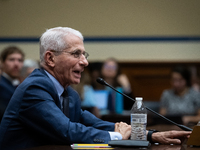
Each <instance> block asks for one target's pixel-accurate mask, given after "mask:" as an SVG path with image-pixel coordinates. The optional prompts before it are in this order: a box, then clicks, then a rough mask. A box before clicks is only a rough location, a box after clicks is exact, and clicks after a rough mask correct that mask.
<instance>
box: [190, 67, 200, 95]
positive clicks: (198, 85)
mask: <svg viewBox="0 0 200 150" xmlns="http://www.w3.org/2000/svg"><path fill="white" fill-rule="evenodd" d="M189 69H190V72H191V82H192V88H193V89H194V90H195V91H197V92H200V79H199V73H198V70H197V68H196V67H195V66H190V68H189Z"/></svg>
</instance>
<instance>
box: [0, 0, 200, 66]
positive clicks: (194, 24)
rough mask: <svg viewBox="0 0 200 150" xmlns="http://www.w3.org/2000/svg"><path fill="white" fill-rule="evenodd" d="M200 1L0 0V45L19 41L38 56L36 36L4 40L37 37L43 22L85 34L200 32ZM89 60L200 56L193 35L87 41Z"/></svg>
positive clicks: (190, 58)
mask: <svg viewBox="0 0 200 150" xmlns="http://www.w3.org/2000/svg"><path fill="white" fill-rule="evenodd" d="M199 7H200V1H199V0H193V1H192V2H191V1H190V0H176V1H174V0H167V1H164V0H163V1H161V0H151V1H149V0H115V1H108V0H101V1H97V0H84V1H71V0H58V1H56V0H42V1H41V0H34V1H27V0H18V1H16V0H0V20H1V24H0V51H1V50H2V49H3V48H4V47H5V46H7V45H18V46H20V47H21V48H22V49H23V50H24V51H25V53H26V57H27V58H33V59H38V58H39V53H38V43H37V42H25V43H23V42H17V43H10V42H5V41H4V42H3V40H2V39H5V38H10V37H11V38H21V37H23V38H26V37H27V38H30V37H31V38H38V37H40V35H41V34H42V33H43V32H44V31H45V29H47V28H51V27H56V26H68V27H72V28H75V29H78V30H79V31H81V32H82V33H83V35H84V36H85V37H86V38H88V37H90V38H92V37H106V38H107V39H108V40H109V38H112V37H114V38H122V39H123V38H124V37H125V38H129V37H136V38H137V37H152V38H154V37H198V38H199V37H200V28H199V27H200V18H199V14H200V9H199ZM85 47H86V50H87V51H88V52H89V53H90V58H89V61H97V60H104V59H105V58H107V57H110V56H113V57H116V58H117V59H118V60H119V61H142V62H143V61H145V62H148V61H153V62H155V61H159V62H160V61H164V62H166V61H200V50H199V49H200V40H197V41H189V42H187V41H178V42H176V41H175V42H174V41H170V42H168V41H167V42H166V41H154V42H152V41H143V42H141V41H139V42H135V41H129V42H127V41H123V40H122V41H118V42H107V41H104V42H102V41H96V42H86V43H85Z"/></svg>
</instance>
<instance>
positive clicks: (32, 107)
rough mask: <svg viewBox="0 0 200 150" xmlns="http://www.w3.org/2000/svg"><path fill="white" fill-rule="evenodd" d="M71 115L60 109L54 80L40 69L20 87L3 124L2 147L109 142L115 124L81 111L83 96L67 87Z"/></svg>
mask: <svg viewBox="0 0 200 150" xmlns="http://www.w3.org/2000/svg"><path fill="white" fill-rule="evenodd" d="M67 91H68V95H69V99H70V104H69V112H70V117H69V118H67V117H66V116H65V115H64V114H63V112H62V111H61V109H60V104H59V97H58V94H57V91H56V89H55V87H54V84H53V82H52V81H51V80H50V79H49V78H48V76H47V74H46V73H45V72H44V70H42V69H41V70H39V69H36V70H35V71H33V73H32V74H31V75H30V76H29V77H28V78H26V79H25V80H24V82H22V83H21V84H20V86H18V88H17V89H16V91H15V93H14V95H13V97H12V98H11V100H10V103H9V105H8V107H7V110H6V112H5V114H4V117H3V119H2V122H1V126H0V149H1V150H3V149H21V148H28V147H35V146H41V145H51V144H67V145H68V144H71V143H108V141H109V140H110V135H109V133H108V132H107V131H114V123H110V122H106V121H102V120H100V119H98V118H96V117H95V116H94V115H92V114H91V113H89V112H88V111H82V110H81V104H80V98H79V95H78V94H77V92H76V91H74V90H73V89H72V88H71V87H68V88H67Z"/></svg>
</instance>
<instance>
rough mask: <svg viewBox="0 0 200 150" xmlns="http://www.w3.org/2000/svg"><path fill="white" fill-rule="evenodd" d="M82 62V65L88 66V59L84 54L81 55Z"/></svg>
mask: <svg viewBox="0 0 200 150" xmlns="http://www.w3.org/2000/svg"><path fill="white" fill-rule="evenodd" d="M80 62H81V65H83V66H84V67H87V66H88V64H89V63H88V60H87V59H86V58H85V56H84V55H82V56H81V58H80Z"/></svg>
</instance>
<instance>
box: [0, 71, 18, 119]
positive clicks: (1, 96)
mask: <svg viewBox="0 0 200 150" xmlns="http://www.w3.org/2000/svg"><path fill="white" fill-rule="evenodd" d="M15 89H16V87H15V86H13V85H12V83H11V82H10V81H9V80H8V79H6V78H5V77H4V76H2V75H1V77H0V122H1V118H2V117H3V114H4V112H5V110H6V107H7V105H8V103H9V101H10V99H11V97H12V95H13V93H14V91H15Z"/></svg>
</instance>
